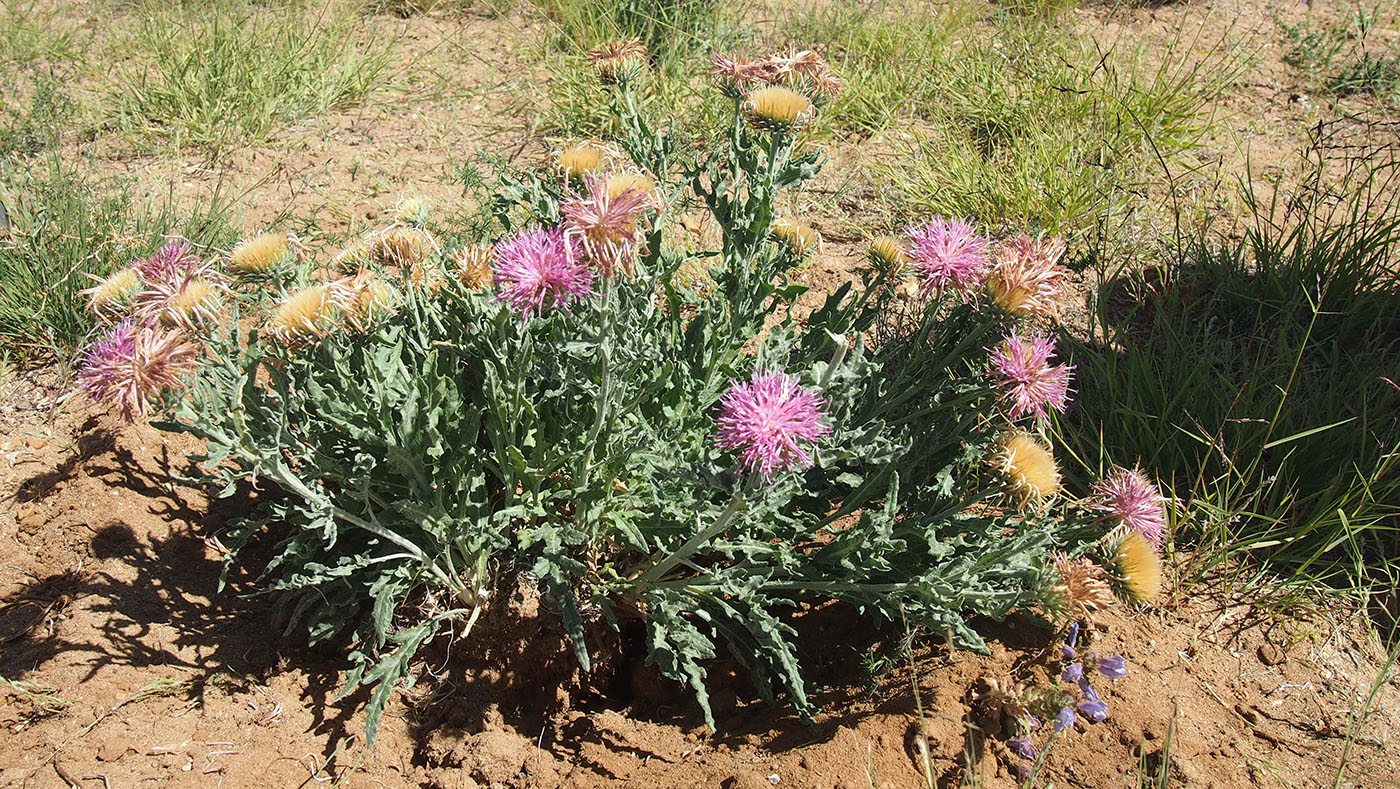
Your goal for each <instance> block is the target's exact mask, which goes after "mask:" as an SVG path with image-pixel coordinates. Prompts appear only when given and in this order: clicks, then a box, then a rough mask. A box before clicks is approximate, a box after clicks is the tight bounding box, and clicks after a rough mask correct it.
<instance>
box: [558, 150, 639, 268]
mask: <svg viewBox="0 0 1400 789" xmlns="http://www.w3.org/2000/svg"><path fill="white" fill-rule="evenodd" d="M583 183H584V194H582V195H569V196H568V197H566V198H564V199H563V200H561V201H560V202H559V212H560V213H562V214H563V215H564V228H565V233H566V234H567V235H568V236H569V237H570V238H577V239H578V240H579V242H580V243H581V244H582V247H583V250H584V253H585V254H586V255H588V257H589V258H590V259H591V260H592V261H593V262H594V263H596V264H597V265H598V268H599V269H600V270H601V271H602V272H603V273H604V274H607V275H612V274H613V272H614V271H615V270H616V269H617V268H618V267H619V266H621V267H622V268H623V269H624V270H627V269H628V268H629V267H630V256H631V254H632V250H633V249H634V248H635V247H636V245H637V242H638V241H639V240H640V238H641V228H640V226H639V223H638V220H640V219H641V218H642V212H643V211H644V210H645V209H646V208H647V207H648V205H649V200H648V197H649V194H650V193H649V192H644V191H642V190H640V189H635V188H629V189H623V190H622V191H621V192H619V193H618V194H616V195H614V194H612V192H611V190H610V189H609V188H608V181H607V180H605V179H603V178H599V177H597V176H594V175H585V176H584V177H583Z"/></svg>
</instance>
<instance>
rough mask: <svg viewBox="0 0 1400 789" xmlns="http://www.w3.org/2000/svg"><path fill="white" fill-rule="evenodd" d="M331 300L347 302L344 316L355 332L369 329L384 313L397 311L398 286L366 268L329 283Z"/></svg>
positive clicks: (328, 289) (343, 309)
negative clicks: (395, 303) (390, 284)
mask: <svg viewBox="0 0 1400 789" xmlns="http://www.w3.org/2000/svg"><path fill="white" fill-rule="evenodd" d="M326 288H327V291H328V293H329V300H330V301H331V302H332V303H339V304H343V305H344V306H343V308H342V309H341V317H342V318H343V319H344V321H345V325H346V326H347V327H348V328H350V329H351V330H352V331H358V332H362V331H366V330H367V329H369V327H370V326H371V325H372V324H373V323H374V321H376V320H378V319H379V318H380V317H381V316H383V315H387V314H389V313H391V312H393V309H394V289H393V288H392V287H390V286H389V283H387V282H385V281H384V280H383V279H382V278H381V277H380V276H379V275H377V274H375V273H374V272H371V271H367V270H363V271H360V272H359V273H358V274H356V275H355V276H353V277H345V278H343V279H338V280H335V281H334V282H330V283H328V284H327V285H326Z"/></svg>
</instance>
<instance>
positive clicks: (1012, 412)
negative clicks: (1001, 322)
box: [988, 332, 1074, 419]
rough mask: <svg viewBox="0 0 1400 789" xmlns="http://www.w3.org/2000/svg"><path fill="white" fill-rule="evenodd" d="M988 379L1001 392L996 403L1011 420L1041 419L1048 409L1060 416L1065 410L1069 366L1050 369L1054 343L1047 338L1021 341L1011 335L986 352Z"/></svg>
mask: <svg viewBox="0 0 1400 789" xmlns="http://www.w3.org/2000/svg"><path fill="white" fill-rule="evenodd" d="M988 352H989V354H990V356H989V357H988V360H989V361H990V362H991V365H992V366H991V377H992V380H993V381H994V382H995V383H996V385H997V387H998V388H999V389H1000V390H1001V394H1000V396H999V397H1000V400H1001V401H1002V403H1003V404H1004V405H1006V406H1007V408H1006V415H1007V416H1009V417H1010V418H1012V419H1020V418H1021V417H1023V416H1027V415H1030V414H1034V415H1035V418H1036V419H1045V418H1046V417H1047V416H1048V415H1049V409H1050V408H1053V409H1055V410H1056V411H1059V412H1060V413H1064V412H1065V409H1066V408H1068V407H1069V377H1070V373H1071V372H1072V371H1073V370H1074V365H1072V364H1058V365H1054V366H1051V364H1050V357H1051V356H1054V355H1055V341H1054V340H1052V339H1049V338H1048V337H1031V338H1030V339H1023V338H1022V337H1021V336H1020V335H1019V334H1016V333H1015V332H1013V333H1012V334H1011V335H1010V336H1008V337H1007V338H1006V339H1005V340H1003V341H1002V343H1001V345H999V346H998V347H996V348H992V349H988Z"/></svg>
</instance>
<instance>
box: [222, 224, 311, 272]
mask: <svg viewBox="0 0 1400 789" xmlns="http://www.w3.org/2000/svg"><path fill="white" fill-rule="evenodd" d="M295 255H296V251H295V249H294V248H293V246H292V243H291V240H290V239H289V238H288V236H287V234H286V233H264V234H262V235H260V236H257V237H255V238H250V239H248V240H247V241H244V242H242V243H240V244H239V245H238V246H236V247H234V248H233V254H232V255H230V256H229V261H228V263H229V268H231V269H233V270H234V272H235V273H237V274H248V275H256V274H266V273H268V272H270V271H273V270H274V269H277V268H280V267H282V266H285V265H287V264H289V263H291V261H292V258H293V257H295Z"/></svg>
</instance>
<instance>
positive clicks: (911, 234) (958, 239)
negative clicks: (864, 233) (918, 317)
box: [904, 217, 989, 299]
mask: <svg viewBox="0 0 1400 789" xmlns="http://www.w3.org/2000/svg"><path fill="white" fill-rule="evenodd" d="M904 232H905V234H906V235H907V236H908V238H909V257H911V258H913V260H914V265H913V268H914V270H915V271H917V272H918V273H919V276H920V277H921V278H922V282H921V284H920V286H919V296H920V298H924V299H929V298H932V297H933V296H935V295H937V294H939V293H942V292H943V291H945V290H948V289H952V290H956V291H959V292H961V293H962V294H963V296H964V298H967V297H968V296H970V295H971V294H972V293H975V292H976V291H977V290H978V289H979V288H981V287H982V280H983V279H984V278H985V277H986V275H987V270H988V268H989V261H988V257H987V251H988V248H989V242H988V241H987V239H986V238H984V237H983V236H981V235H980V234H979V233H978V232H977V230H976V229H975V228H974V227H973V226H972V225H971V224H970V223H968V222H963V221H961V220H957V219H943V218H941V217H939V218H935V219H933V220H932V221H930V222H927V223H925V224H922V225H917V226H915V227H910V228H907V229H906V230H905V231H904Z"/></svg>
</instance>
